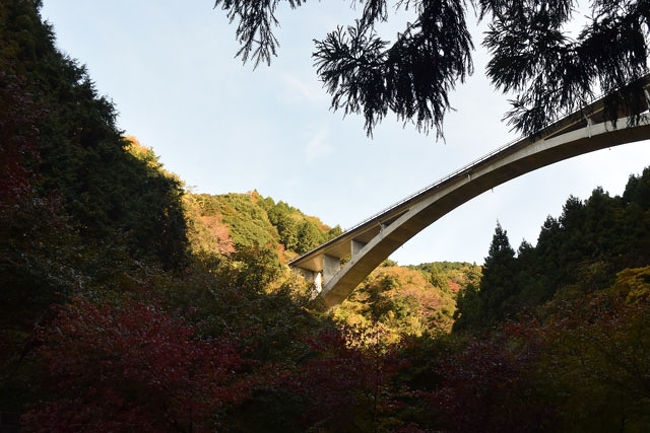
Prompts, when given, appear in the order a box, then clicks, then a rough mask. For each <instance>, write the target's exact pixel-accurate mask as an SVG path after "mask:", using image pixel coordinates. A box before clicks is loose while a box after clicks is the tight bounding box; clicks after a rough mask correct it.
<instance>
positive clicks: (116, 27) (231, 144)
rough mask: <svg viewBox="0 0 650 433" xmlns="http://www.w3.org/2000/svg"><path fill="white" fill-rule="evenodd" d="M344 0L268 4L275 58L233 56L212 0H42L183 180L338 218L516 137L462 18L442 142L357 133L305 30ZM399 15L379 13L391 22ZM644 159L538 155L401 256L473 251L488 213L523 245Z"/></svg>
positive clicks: (62, 38) (345, 6)
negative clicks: (464, 63) (462, 43)
mask: <svg viewBox="0 0 650 433" xmlns="http://www.w3.org/2000/svg"><path fill="white" fill-rule="evenodd" d="M349 4H350V1H348V0H341V1H333V0H328V1H324V2H309V3H308V4H307V5H305V6H303V7H301V8H300V9H297V10H293V11H291V10H286V11H285V10H282V11H280V13H279V15H278V16H279V19H280V21H281V25H282V27H281V29H280V30H279V31H278V32H277V36H278V37H279V39H280V44H281V47H280V51H279V57H278V58H276V59H275V61H274V62H273V64H272V65H271V67H266V66H260V67H259V68H258V69H257V70H253V68H252V66H251V65H245V66H243V65H242V64H241V61H240V60H239V59H234V58H233V56H234V53H235V52H236V50H237V48H238V46H237V44H236V43H235V27H234V25H229V24H228V21H227V19H226V17H225V14H224V13H223V12H222V11H220V10H214V9H212V5H213V1H212V0H201V1H191V2H190V1H178V0H174V1H172V0H156V1H153V0H137V1H134V0H112V1H110V2H106V1H99V0H45V1H44V8H43V10H42V13H43V16H44V17H45V18H46V19H47V20H48V21H49V22H50V23H51V24H52V25H53V26H54V30H55V32H56V35H57V45H58V47H59V48H60V49H61V50H62V51H63V52H64V53H67V54H68V55H69V56H70V57H73V58H76V59H78V60H79V62H80V63H82V64H85V65H86V66H87V68H88V71H89V73H90V76H91V78H92V79H93V80H94V82H95V84H96V87H97V89H98V91H99V93H100V94H102V95H106V96H108V97H109V98H111V99H112V100H113V101H114V102H115V104H116V106H117V110H118V112H119V118H118V124H119V126H120V128H122V129H123V130H124V131H125V134H128V135H134V136H136V137H137V138H138V139H139V140H140V142H142V143H143V144H144V145H146V146H150V147H153V149H154V151H155V152H156V153H157V154H158V155H160V157H161V161H162V162H163V163H164V164H165V166H166V168H168V169H169V170H171V171H173V172H175V173H177V174H178V175H179V176H180V177H181V178H182V179H183V180H185V182H186V183H187V185H189V186H191V187H192V190H193V191H196V192H205V193H211V194H221V193H226V192H246V191H250V190H253V189H257V190H258V191H259V192H260V193H261V194H262V195H264V196H271V197H273V198H274V199H275V200H276V201H277V200H283V201H286V202H288V203H289V204H291V205H292V206H295V207H298V208H300V209H301V210H302V211H303V212H305V213H307V214H309V215H315V216H318V217H320V218H321V219H322V220H323V221H324V222H325V223H327V224H329V225H336V224H340V225H341V227H343V228H346V227H350V226H352V225H354V224H355V223H357V222H359V221H361V220H363V219H364V218H366V217H368V216H370V215H371V214H374V213H375V212H378V211H380V210H381V209H383V208H385V207H387V206H389V205H390V204H392V203H394V202H396V201H398V200H400V199H401V198H403V197H405V196H407V195H409V194H411V193H413V192H415V191H417V190H419V189H420V188H422V187H424V186H426V185H428V184H430V183H432V182H434V181H435V180H436V179H438V178H440V177H442V176H445V175H446V174H448V173H450V172H452V171H454V170H455V169H457V168H459V167H461V166H463V165H465V164H467V163H469V162H471V161H472V160H474V159H476V158H478V157H480V156H481V155H483V154H485V153H488V152H489V151H491V150H492V149H494V148H496V147H499V146H501V145H503V144H505V143H506V142H508V141H510V140H511V139H513V138H515V137H516V136H515V135H514V134H512V133H510V132H509V128H508V126H507V125H506V124H505V123H504V122H503V121H502V120H501V119H502V117H503V115H504V113H505V112H506V111H507V110H508V103H507V99H508V97H507V95H502V94H500V93H499V92H497V91H495V90H494V89H493V88H491V86H490V84H489V82H488V81H487V79H486V78H485V77H484V74H483V70H484V66H485V64H486V62H487V54H486V53H485V51H484V50H483V48H482V47H481V46H480V39H481V30H480V29H477V30H476V32H475V45H476V46H477V50H476V52H475V67H476V71H475V73H474V75H473V76H472V77H470V78H469V80H468V82H467V83H466V84H464V85H460V86H459V87H458V89H457V91H456V92H455V93H454V94H453V95H452V98H451V103H452V105H453V106H454V108H455V109H456V111H455V112H452V113H450V114H449V115H448V116H447V119H446V121H445V136H446V141H445V142H436V140H435V134H431V135H428V136H427V135H424V134H420V133H418V132H417V131H416V130H415V128H414V127H413V126H412V125H410V124H407V125H406V126H404V125H403V124H402V123H400V122H397V121H396V120H395V118H394V117H388V118H387V119H385V120H384V122H383V124H381V125H380V126H379V127H378V128H377V129H376V131H375V136H374V139H369V138H368V137H366V135H365V133H364V130H363V120H362V119H361V118H359V117H357V116H348V117H346V118H343V117H342V114H341V113H334V112H332V111H330V110H329V103H330V100H329V97H328V95H327V94H326V93H325V91H324V90H323V89H322V88H321V84H320V82H319V81H318V79H317V77H316V74H315V71H314V68H313V66H312V60H311V52H312V50H313V42H312V39H314V38H319V39H320V38H322V37H323V36H324V35H325V34H326V33H327V32H328V31H330V30H332V29H334V28H335V27H336V25H337V24H348V23H351V22H352V21H353V19H354V18H355V16H356V15H357V12H355V11H354V10H350V8H349ZM406 19H408V16H407V15H405V14H404V13H402V14H401V15H398V19H397V21H401V22H392V23H390V24H387V25H386V26H384V28H383V29H382V31H384V32H386V35H387V36H392V35H394V34H395V33H396V32H397V30H399V28H400V24H403V22H404V20H406ZM646 165H650V144H649V143H648V142H640V143H633V144H626V145H623V146H619V147H615V148H612V149H605V150H602V151H599V152H595V153H592V154H588V155H584V156H580V157H577V158H573V159H571V160H568V161H564V162H560V163H557V164H554V165H552V166H550V167H546V168H542V169H540V170H537V171H535V172H533V173H529V174H527V175H524V176H522V177H520V178H518V179H515V180H512V181H510V182H508V183H506V184H504V185H501V186H499V187H497V188H495V189H494V190H493V191H488V192H486V193H484V194H483V195H481V196H479V197H477V198H475V199H474V200H472V201H470V202H468V203H466V204H465V205H463V206H461V207H460V208H458V209H456V210H455V211H453V212H451V213H450V214H448V215H447V216H445V217H443V218H442V219H441V220H439V221H437V222H436V223H434V224H433V225H432V226H430V227H429V228H427V229H425V230H424V231H423V232H421V233H420V234H418V235H417V236H415V237H414V238H413V239H412V240H411V241H409V242H408V243H407V244H405V245H404V246H402V247H401V248H400V249H399V250H397V251H396V252H395V253H394V254H393V256H392V257H391V258H392V259H394V260H397V261H398V262H399V263H400V264H402V265H405V264H417V263H421V262H427V261H436V260H464V261H470V262H472V261H475V262H476V263H478V264H481V263H482V262H483V258H484V257H485V255H486V254H487V250H488V247H489V243H490V240H491V238H492V234H493V232H494V227H495V224H496V221H497V220H499V221H500V223H501V225H502V226H503V227H504V228H505V229H506V230H507V232H508V236H509V238H510V241H511V243H512V244H513V247H515V248H517V247H518V245H519V244H520V243H521V241H522V239H526V240H527V241H529V242H531V243H533V244H535V242H536V240H537V235H538V233H539V228H540V227H541V225H542V223H543V222H544V219H545V218H546V216H547V215H549V214H550V215H553V216H558V215H559V214H560V212H561V210H562V205H563V204H564V202H565V201H566V199H567V198H568V196H569V195H571V194H573V195H574V196H577V197H580V198H582V199H584V198H587V197H588V196H589V195H590V193H591V190H592V189H593V188H594V187H595V186H597V185H600V186H602V187H603V188H604V189H605V190H606V191H609V192H610V193H611V194H620V193H621V192H622V191H623V188H624V187H625V184H626V182H627V179H628V176H629V175H630V174H632V173H637V174H638V173H640V172H641V171H642V169H643V168H644V167H645V166H646Z"/></svg>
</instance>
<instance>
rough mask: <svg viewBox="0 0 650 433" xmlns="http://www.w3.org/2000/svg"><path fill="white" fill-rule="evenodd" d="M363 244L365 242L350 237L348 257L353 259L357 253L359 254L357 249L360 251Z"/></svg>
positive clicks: (364, 244)
mask: <svg viewBox="0 0 650 433" xmlns="http://www.w3.org/2000/svg"><path fill="white" fill-rule="evenodd" d="M365 246H366V243H365V242H361V241H358V240H356V239H352V240H351V241H350V259H353V258H355V257H356V256H357V255H359V251H361V249H362V248H363V247H365Z"/></svg>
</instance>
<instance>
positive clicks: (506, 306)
mask: <svg viewBox="0 0 650 433" xmlns="http://www.w3.org/2000/svg"><path fill="white" fill-rule="evenodd" d="M515 275H516V273H515V250H513V249H512V247H511V246H510V241H509V240H508V234H507V232H506V231H505V230H503V228H502V227H501V224H499V222H497V226H496V229H495V231H494V236H492V243H491V244H490V250H489V252H488V256H487V257H486V258H485V264H484V265H483V278H482V279H481V285H480V297H481V304H482V310H483V318H484V322H485V323H486V324H487V323H494V322H497V321H501V320H503V319H504V318H505V316H506V314H507V313H508V312H509V310H510V304H511V303H512V299H511V296H512V295H513V293H514V291H515V289H514V286H515Z"/></svg>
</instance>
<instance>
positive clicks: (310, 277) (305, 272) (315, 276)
mask: <svg viewBox="0 0 650 433" xmlns="http://www.w3.org/2000/svg"><path fill="white" fill-rule="evenodd" d="M292 269H293V270H294V271H296V272H297V273H298V274H300V275H301V276H302V277H303V278H304V279H305V280H307V281H310V282H312V283H314V286H315V287H316V291H317V292H318V293H320V292H321V290H323V275H322V274H321V273H320V272H314V271H310V270H309V269H304V268H299V267H294V268H292Z"/></svg>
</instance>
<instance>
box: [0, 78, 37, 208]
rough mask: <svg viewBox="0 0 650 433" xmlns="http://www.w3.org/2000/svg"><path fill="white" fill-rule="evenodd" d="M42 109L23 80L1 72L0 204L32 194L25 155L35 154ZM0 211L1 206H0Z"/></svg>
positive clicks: (16, 201) (12, 201) (15, 200)
mask: <svg viewBox="0 0 650 433" xmlns="http://www.w3.org/2000/svg"><path fill="white" fill-rule="evenodd" d="M41 114H42V113H41V110H40V109H39V108H38V107H37V105H36V104H35V103H34V102H33V101H32V98H31V95H30V94H29V93H28V92H27V91H26V90H25V88H24V85H23V83H21V81H20V80H19V79H18V78H17V77H15V76H11V75H7V74H6V73H5V72H4V71H0V173H2V176H0V206H2V207H4V206H12V205H14V204H16V203H18V202H20V201H22V200H24V199H25V198H26V197H27V196H29V195H30V194H31V185H30V182H29V171H28V170H27V169H26V168H25V166H24V159H25V157H26V156H28V155H32V156H34V155H35V149H36V143H35V142H36V138H37V137H38V128H37V126H36V122H37V120H38V118H39V116H40V115H41ZM0 210H1V209H0Z"/></svg>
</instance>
